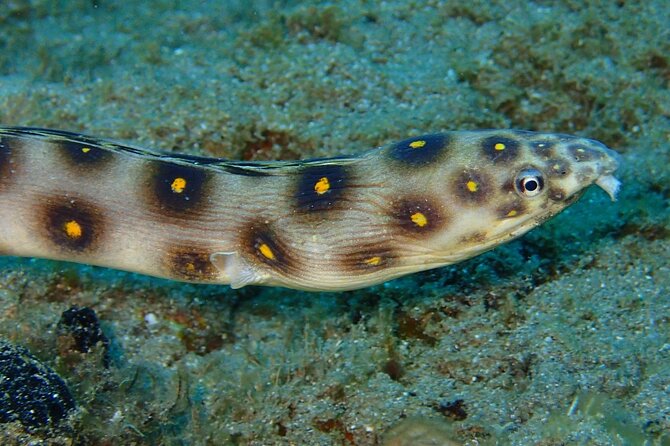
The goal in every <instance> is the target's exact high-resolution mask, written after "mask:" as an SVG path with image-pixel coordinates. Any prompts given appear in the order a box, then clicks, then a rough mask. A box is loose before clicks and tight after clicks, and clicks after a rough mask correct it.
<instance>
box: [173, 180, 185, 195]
mask: <svg viewBox="0 0 670 446" xmlns="http://www.w3.org/2000/svg"><path fill="white" fill-rule="evenodd" d="M170 189H172V192H174V193H176V194H181V193H182V192H184V189H186V180H185V179H183V178H182V177H177V178H175V179H174V181H172V184H171V185H170Z"/></svg>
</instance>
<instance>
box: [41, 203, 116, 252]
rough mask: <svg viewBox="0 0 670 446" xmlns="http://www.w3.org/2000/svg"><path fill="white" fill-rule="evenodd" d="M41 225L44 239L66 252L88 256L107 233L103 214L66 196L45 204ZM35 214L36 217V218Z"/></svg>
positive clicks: (92, 206)
mask: <svg viewBox="0 0 670 446" xmlns="http://www.w3.org/2000/svg"><path fill="white" fill-rule="evenodd" d="M45 202H46V203H49V204H48V205H47V206H45V207H43V208H42V209H41V210H40V212H39V214H41V218H40V220H39V221H40V222H43V223H44V225H45V226H44V229H45V234H46V236H47V238H48V239H49V240H50V241H51V242H52V243H53V244H54V245H55V246H56V247H58V248H59V249H61V250H63V251H67V252H73V253H81V252H90V251H92V250H94V249H96V248H97V247H98V245H99V244H100V241H101V238H102V237H103V235H104V233H105V229H106V222H105V216H104V213H103V212H102V210H101V209H100V208H99V207H98V206H96V205H94V204H93V203H90V202H87V201H86V200H83V199H79V198H72V197H65V196H58V197H53V198H52V199H48V200H46V201H45ZM39 214H38V215H39Z"/></svg>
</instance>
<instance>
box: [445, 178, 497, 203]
mask: <svg viewBox="0 0 670 446" xmlns="http://www.w3.org/2000/svg"><path fill="white" fill-rule="evenodd" d="M491 182H492V181H491V178H490V177H489V176H488V175H487V174H486V173H485V172H480V171H476V170H466V171H464V172H463V173H461V174H460V175H458V176H457V177H456V179H455V180H454V182H453V185H452V189H453V191H454V194H455V195H456V196H457V197H458V198H459V199H460V200H461V201H463V202H465V203H469V204H479V203H483V202H485V201H486V200H487V199H488V198H489V196H490V195H491V191H492V188H491Z"/></svg>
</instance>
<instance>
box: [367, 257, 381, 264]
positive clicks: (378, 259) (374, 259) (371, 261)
mask: <svg viewBox="0 0 670 446" xmlns="http://www.w3.org/2000/svg"><path fill="white" fill-rule="evenodd" d="M364 262H365V264H366V265H370V266H378V265H380V264H381V263H382V258H381V257H379V256H374V257H370V258H369V259H365V260H364Z"/></svg>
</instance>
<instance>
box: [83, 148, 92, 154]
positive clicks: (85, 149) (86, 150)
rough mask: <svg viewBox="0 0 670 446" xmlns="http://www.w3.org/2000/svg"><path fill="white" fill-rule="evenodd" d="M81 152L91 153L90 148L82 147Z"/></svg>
mask: <svg viewBox="0 0 670 446" xmlns="http://www.w3.org/2000/svg"><path fill="white" fill-rule="evenodd" d="M81 151H82V152H84V153H88V152H90V151H91V148H90V147H82V148H81Z"/></svg>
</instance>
